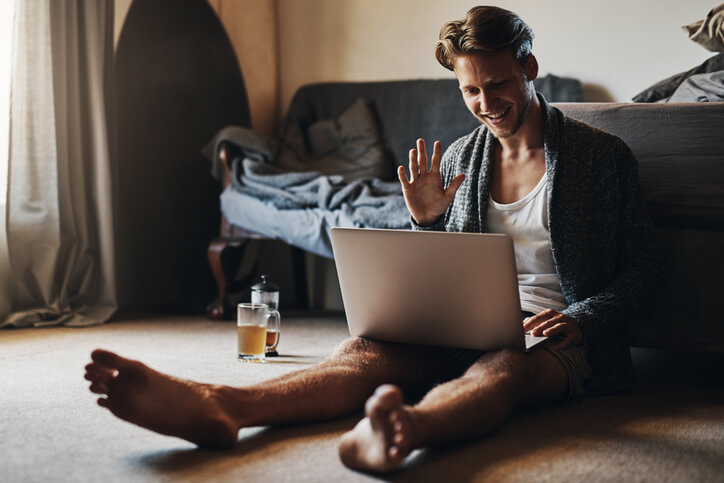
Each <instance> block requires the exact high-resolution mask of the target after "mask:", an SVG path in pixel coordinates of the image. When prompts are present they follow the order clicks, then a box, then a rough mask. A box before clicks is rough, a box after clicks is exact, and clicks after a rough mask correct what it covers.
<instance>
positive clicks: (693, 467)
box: [0, 315, 724, 482]
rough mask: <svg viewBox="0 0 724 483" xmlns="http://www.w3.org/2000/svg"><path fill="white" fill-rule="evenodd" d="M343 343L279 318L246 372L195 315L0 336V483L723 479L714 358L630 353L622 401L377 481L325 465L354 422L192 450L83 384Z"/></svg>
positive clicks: (510, 430) (603, 401) (722, 406)
mask: <svg viewBox="0 0 724 483" xmlns="http://www.w3.org/2000/svg"><path fill="white" fill-rule="evenodd" d="M346 334H347V332H346V326H345V324H344V320H343V318H342V317H341V316H334V315H332V316H305V317H291V316H287V317H285V319H284V321H283V329H282V340H281V345H280V352H281V353H282V356H283V357H280V358H279V359H276V360H274V361H273V362H269V363H267V364H263V365H253V364H243V363H239V362H238V361H237V360H236V359H235V350H236V339H235V328H234V325H233V323H230V322H211V321H207V320H205V319H204V318H202V317H179V318H169V317H152V318H135V319H125V320H120V321H116V322H112V323H109V324H106V325H103V326H99V327H93V328H88V329H69V328H48V329H24V330H3V331H0V481H3V482H34V481H104V482H115V481H134V482H144V481H232V480H234V481H311V482H326V481H369V480H389V481H410V482H417V481H455V482H458V481H521V482H523V481H525V482H528V481H555V482H560V481H587V482H591V481H651V482H667V481H672V482H680V481H681V482H684V481H691V482H707V481H712V482H714V481H718V482H721V481H724V376H722V369H724V358H723V357H722V356H721V355H706V354H699V355H692V354H672V353H665V352H658V351H647V350H637V351H635V353H634V355H635V360H636V365H637V368H638V374H639V380H640V382H639V385H638V389H637V391H636V393H635V394H633V395H628V396H612V397H598V398H588V399H584V400H583V401H582V402H581V403H578V404H572V405H568V406H565V407H558V408H548V409H541V410H536V411H533V412H528V413H525V414H521V415H519V416H517V417H516V418H515V419H514V420H513V421H511V423H510V424H508V425H507V426H506V427H505V428H504V429H502V430H501V431H499V432H498V433H496V434H494V435H492V436H490V437H488V438H486V439H484V440H481V441H477V442H473V443H468V444H460V445H457V446H455V447H448V448H444V449H430V450H425V451H418V452H417V453H415V454H413V456H412V457H411V458H410V460H409V461H408V463H407V464H406V465H405V468H404V469H403V470H400V471H397V472H395V473H393V474H390V475H385V476H375V475H367V474H362V473H357V472H353V471H350V470H348V469H346V468H345V467H344V466H342V464H341V463H340V462H339V461H338V459H337V440H338V438H339V436H340V435H341V434H342V432H344V431H345V430H347V429H349V428H351V427H352V426H353V425H354V423H355V422H356V419H357V417H352V418H347V419H344V420H340V421H335V422H330V423H322V424H308V425H301V426H288V427H281V428H249V429H245V430H242V431H241V432H240V434H239V444H238V445H237V446H236V448H235V449H233V450H232V451H228V452H214V451H203V450H198V449H196V448H195V447H194V446H193V445H191V444H189V443H186V442H184V441H181V440H177V439H174V438H169V437H165V436H161V435H157V434H154V433H151V432H149V431H145V430H143V429H140V428H138V427H136V426H133V425H131V424H128V423H125V422H123V421H120V420H118V419H116V418H115V417H114V416H112V415H111V414H110V413H109V412H108V411H106V410H104V409H102V408H99V407H98V406H96V403H95V396H94V395H93V394H91V393H90V392H89V391H88V388H87V383H86V381H85V380H83V377H82V376H83V367H84V365H85V364H86V363H87V361H88V354H89V353H90V351H91V350H93V349H94V348H96V347H104V348H108V349H111V350H115V351H118V352H120V353H121V354H123V355H125V356H127V357H132V358H137V359H140V360H143V361H144V362H146V363H147V364H148V365H150V366H151V367H153V368H155V369H158V370H161V371H163V372H167V373H170V374H173V375H176V376H179V377H183V378H189V379H195V380H203V381H206V382H215V383H222V384H232V385H243V384H248V383H252V382H255V381H259V380H262V379H267V378H270V377H273V376H276V375H281V374H284V373H286V372H289V371H291V370H295V369H299V368H302V367H307V366H309V365H310V364H313V363H315V362H317V361H319V360H321V359H322V358H323V357H324V356H325V355H326V354H327V353H328V352H329V351H330V350H331V348H332V347H333V346H334V344H335V343H337V342H338V341H340V340H342V339H343V338H344V337H345V336H346Z"/></svg>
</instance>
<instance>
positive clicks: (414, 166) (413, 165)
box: [409, 149, 417, 183]
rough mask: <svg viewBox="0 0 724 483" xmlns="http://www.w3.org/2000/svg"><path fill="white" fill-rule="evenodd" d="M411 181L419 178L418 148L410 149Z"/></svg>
mask: <svg viewBox="0 0 724 483" xmlns="http://www.w3.org/2000/svg"><path fill="white" fill-rule="evenodd" d="M409 179H410V183H413V182H414V181H415V180H416V179H417V150H416V149H410V178H409Z"/></svg>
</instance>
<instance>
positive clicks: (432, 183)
mask: <svg viewBox="0 0 724 483" xmlns="http://www.w3.org/2000/svg"><path fill="white" fill-rule="evenodd" d="M441 159H442V145H441V144H440V141H435V143H434V145H433V151H432V159H431V160H430V169H428V167H427V150H426V148H425V141H424V140H423V139H418V140H417V149H411V150H410V176H409V178H408V176H407V173H405V168H404V167H402V166H399V167H398V168H397V176H398V178H399V179H400V183H401V184H402V194H403V195H404V197H405V203H406V204H407V209H408V210H410V214H411V215H412V217H413V218H414V219H415V221H416V222H417V223H418V224H420V225H423V226H425V225H432V224H433V223H435V222H436V221H437V220H438V219H439V218H440V216H441V215H442V214H443V213H445V210H447V208H448V206H450V203H452V201H453V199H454V198H455V193H456V192H457V190H458V188H459V187H460V185H461V184H462V182H463V181H464V180H465V175H464V174H462V173H461V174H458V175H457V176H456V177H455V178H453V180H452V181H451V182H450V186H448V187H447V189H445V187H443V185H442V178H441V176H440V160H441Z"/></svg>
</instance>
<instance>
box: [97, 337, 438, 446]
mask: <svg viewBox="0 0 724 483" xmlns="http://www.w3.org/2000/svg"><path fill="white" fill-rule="evenodd" d="M91 358H92V362H91V363H90V364H88V365H87V366H86V375H85V377H86V379H88V380H89V381H91V386H90V389H91V391H92V392H94V393H96V394H100V395H102V396H103V397H101V398H99V400H98V404H99V405H101V406H103V407H106V408H108V409H109V410H110V411H111V412H112V413H113V414H115V415H116V416H118V417H119V418H121V419H124V420H126V421H129V422H131V423H134V424H137V425H139V426H141V427H144V428H147V429H150V430H152V431H156V432H158V433H161V434H166V435H170V436H177V437H180V438H183V439H186V440H188V441H191V442H193V443H195V444H197V445H199V446H203V447H221V448H226V447H230V446H232V445H233V444H234V443H235V442H236V438H237V432H238V430H239V428H241V427H244V426H253V425H269V424H280V423H294V422H304V421H319V420H325V419H330V418H334V417H341V416H344V415H347V414H350V413H351V412H353V411H355V410H357V409H359V408H361V407H362V405H363V404H364V401H365V400H366V399H367V397H368V396H369V395H370V394H371V393H372V391H373V390H374V388H375V387H377V386H379V385H380V384H383V383H386V382H393V383H396V384H400V385H402V386H403V387H404V388H405V390H409V391H420V390H421V389H422V388H429V387H430V386H431V385H433V384H435V383H436V382H438V381H439V380H442V379H444V378H446V377H450V371H452V367H451V366H450V365H449V364H447V360H446V358H445V356H444V355H442V354H441V353H440V352H439V351H438V350H436V349H433V348H428V347H418V346H408V345H399V344H385V343H379V342H373V341H370V340H366V339H349V340H347V341H345V342H344V343H342V344H340V346H339V347H338V348H337V349H336V350H335V352H334V353H333V355H332V356H331V357H330V358H328V359H327V360H325V361H324V362H322V363H321V364H319V365H317V366H315V367H313V368H310V369H305V370H303V371H299V372H295V373H291V374H287V375H285V376H282V377H280V378H277V379H274V380H270V381H267V382H264V383H261V384H257V385H253V386H249V387H244V388H232V387H228V386H218V385H210V384H202V383H197V382H193V381H186V380H181V379H177V378H174V377H171V376H168V375H166V374H162V373H160V372H157V371H154V370H153V369H151V368H149V367H148V366H146V365H144V364H142V363H141V362H138V361H133V360H130V359H125V358H123V357H120V356H118V355H116V354H113V353H111V352H107V351H103V350H96V351H94V352H93V354H92V355H91Z"/></svg>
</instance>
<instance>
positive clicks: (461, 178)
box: [445, 173, 465, 202]
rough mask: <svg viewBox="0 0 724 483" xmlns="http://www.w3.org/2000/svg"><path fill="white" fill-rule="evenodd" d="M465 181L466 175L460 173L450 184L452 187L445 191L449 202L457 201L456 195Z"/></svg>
mask: <svg viewBox="0 0 724 483" xmlns="http://www.w3.org/2000/svg"><path fill="white" fill-rule="evenodd" d="M463 181H465V174H464V173H460V174H459V175H457V176H455V177H454V178H453V180H452V181H451V182H450V186H448V187H447V189H446V190H445V197H446V198H447V199H448V201H450V202H452V200H453V199H455V193H457V191H458V188H460V185H461V184H463Z"/></svg>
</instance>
